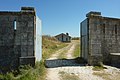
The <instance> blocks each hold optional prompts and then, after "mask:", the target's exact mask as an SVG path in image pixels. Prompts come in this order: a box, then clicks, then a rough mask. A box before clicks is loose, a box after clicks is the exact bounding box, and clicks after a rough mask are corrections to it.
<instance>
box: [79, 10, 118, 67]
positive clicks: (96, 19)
mask: <svg viewBox="0 0 120 80" xmlns="http://www.w3.org/2000/svg"><path fill="white" fill-rule="evenodd" d="M85 25H86V26H85ZM85 27H86V28H85ZM81 30H82V32H81V38H82V39H81V40H82V41H81V44H82V45H81V47H82V57H84V58H85V59H86V60H87V61H88V63H89V64H92V65H93V64H97V62H98V63H100V62H103V63H106V64H110V63H111V59H110V53H120V49H119V47H120V33H119V30H120V19H117V18H109V17H103V16H101V13H94V12H93V13H90V14H88V15H87V19H86V22H85V21H83V22H81ZM85 44H86V45H85ZM85 51H86V52H85ZM93 57H94V58H93ZM112 61H113V60H112ZM116 61H117V59H116Z"/></svg>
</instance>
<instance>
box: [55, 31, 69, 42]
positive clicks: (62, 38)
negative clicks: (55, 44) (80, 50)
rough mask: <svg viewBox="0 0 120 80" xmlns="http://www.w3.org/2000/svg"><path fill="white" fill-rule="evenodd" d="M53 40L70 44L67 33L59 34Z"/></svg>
mask: <svg viewBox="0 0 120 80" xmlns="http://www.w3.org/2000/svg"><path fill="white" fill-rule="evenodd" d="M55 38H56V39H57V40H59V41H61V42H71V37H70V36H69V34H68V33H66V34H64V33H61V34H59V35H56V36H55Z"/></svg>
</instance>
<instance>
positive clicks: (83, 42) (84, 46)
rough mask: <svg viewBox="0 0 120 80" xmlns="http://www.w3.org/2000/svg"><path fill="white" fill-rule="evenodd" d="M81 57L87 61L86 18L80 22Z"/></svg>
mask: <svg viewBox="0 0 120 80" xmlns="http://www.w3.org/2000/svg"><path fill="white" fill-rule="evenodd" d="M81 57H84V58H85V60H87V61H88V19H85V20H84V21H83V22H82V23H81Z"/></svg>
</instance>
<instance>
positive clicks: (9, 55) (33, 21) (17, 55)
mask: <svg viewBox="0 0 120 80" xmlns="http://www.w3.org/2000/svg"><path fill="white" fill-rule="evenodd" d="M41 56H42V52H41V20H40V19H39V18H38V17H37V16H36V12H35V9H34V8H33V7H22V8H21V11H19V12H12V11H0V72H6V71H9V70H11V69H16V68H18V66H20V65H27V64H30V65H32V66H34V65H35V61H40V60H41Z"/></svg>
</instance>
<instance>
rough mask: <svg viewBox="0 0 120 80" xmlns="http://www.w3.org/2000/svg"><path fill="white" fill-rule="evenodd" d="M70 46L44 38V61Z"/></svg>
mask: <svg viewBox="0 0 120 80" xmlns="http://www.w3.org/2000/svg"><path fill="white" fill-rule="evenodd" d="M67 45H68V44H65V43H62V42H59V41H57V40H56V39H54V38H53V39H52V38H50V39H49V37H43V39H42V52H43V59H47V58H49V57H50V55H52V54H54V52H55V51H57V50H59V49H61V48H63V47H65V46H67Z"/></svg>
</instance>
